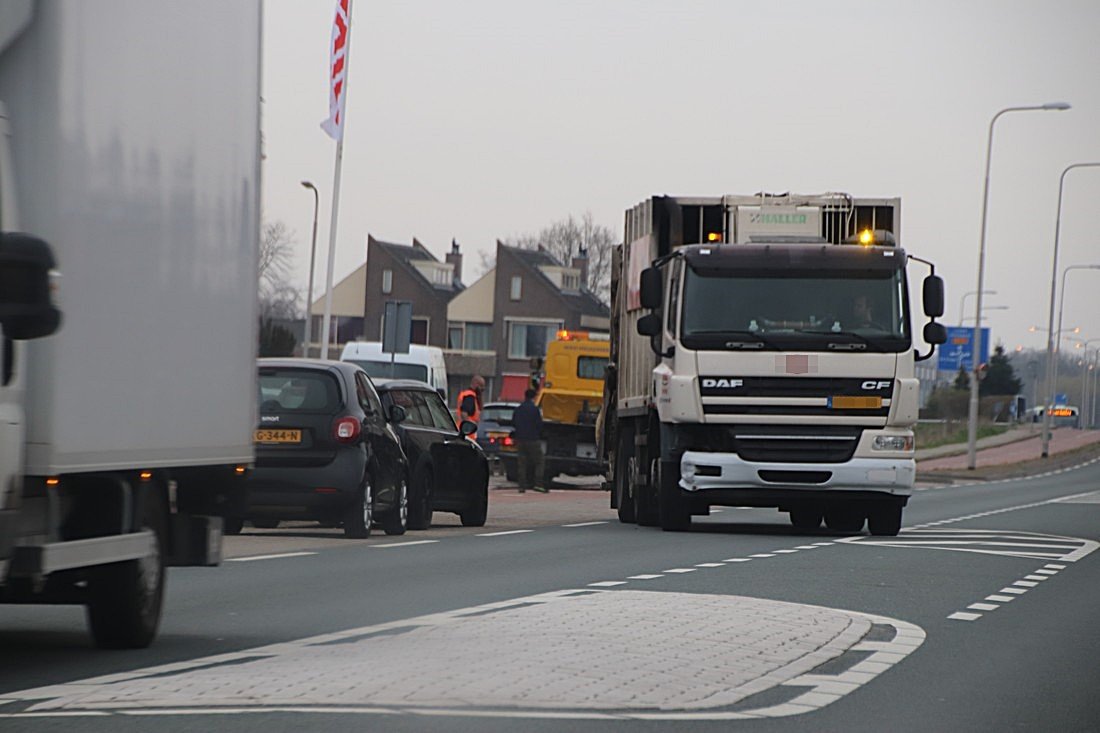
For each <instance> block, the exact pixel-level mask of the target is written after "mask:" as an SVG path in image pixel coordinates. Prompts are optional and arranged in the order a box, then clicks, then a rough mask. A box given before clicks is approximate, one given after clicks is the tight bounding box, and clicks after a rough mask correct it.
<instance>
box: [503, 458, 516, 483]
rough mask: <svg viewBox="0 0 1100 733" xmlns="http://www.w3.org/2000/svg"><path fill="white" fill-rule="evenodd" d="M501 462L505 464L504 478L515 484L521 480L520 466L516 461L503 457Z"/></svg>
mask: <svg viewBox="0 0 1100 733" xmlns="http://www.w3.org/2000/svg"><path fill="white" fill-rule="evenodd" d="M501 462H502V463H503V464H504V478H506V479H508V481H510V482H511V483H513V484H514V483H515V482H516V481H518V480H519V467H518V466H517V465H516V462H515V461H508V460H505V459H503V458H502V459H501Z"/></svg>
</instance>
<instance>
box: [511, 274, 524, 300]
mask: <svg viewBox="0 0 1100 733" xmlns="http://www.w3.org/2000/svg"><path fill="white" fill-rule="evenodd" d="M522 297H523V278H522V277H521V276H519V275H513V276H512V300H519V299H520V298H522Z"/></svg>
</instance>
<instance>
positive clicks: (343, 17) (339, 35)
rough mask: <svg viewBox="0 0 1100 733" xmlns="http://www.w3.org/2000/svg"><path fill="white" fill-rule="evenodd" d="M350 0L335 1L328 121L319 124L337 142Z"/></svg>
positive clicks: (344, 89) (341, 118)
mask: <svg viewBox="0 0 1100 733" xmlns="http://www.w3.org/2000/svg"><path fill="white" fill-rule="evenodd" d="M349 2H350V0H336V17H335V18H334V19H333V21H332V46H331V49H330V52H331V53H330V57H329V79H328V119H327V120H325V121H324V122H322V123H321V129H322V130H324V131H325V132H326V133H328V135H329V137H331V138H332V139H333V140H336V141H337V142H339V141H341V140H343V139H344V102H345V100H346V99H347V96H348V88H347V85H346V84H345V83H344V81H345V79H346V78H347V73H348V67H347V52H348V30H349V29H348V22H349V21H348V3H349Z"/></svg>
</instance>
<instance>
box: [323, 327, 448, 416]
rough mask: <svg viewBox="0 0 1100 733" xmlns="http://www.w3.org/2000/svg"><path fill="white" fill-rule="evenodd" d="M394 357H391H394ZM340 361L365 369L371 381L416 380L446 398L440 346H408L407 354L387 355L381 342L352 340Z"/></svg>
mask: <svg viewBox="0 0 1100 733" xmlns="http://www.w3.org/2000/svg"><path fill="white" fill-rule="evenodd" d="M391 357H392V358H391ZM340 361H349V362H351V363H352V364H358V365H359V366H361V367H363V371H365V372H366V373H367V374H369V375H370V376H371V378H372V379H415V380H418V381H420V382H427V383H428V384H430V385H432V386H433V387H435V389H436V391H437V392H439V394H440V396H442V397H443V400H444V402H446V401H447V400H448V398H447V365H446V363H445V362H444V361H443V349H441V348H439V347H438V346H421V345H420V344H409V353H407V354H384V353H382V343H381V342H379V341H349V342H348V343H347V345H345V346H344V353H343V354H341V355H340Z"/></svg>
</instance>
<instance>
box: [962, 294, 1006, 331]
mask: <svg viewBox="0 0 1100 733" xmlns="http://www.w3.org/2000/svg"><path fill="white" fill-rule="evenodd" d="M983 292H984V293H985V294H986V295H996V294H997V291H996V290H985V291H983ZM977 294H978V291H977V290H970V291H967V292H965V293H963V294H962V297H961V298H959V325H960V326H961V325H962V322H963V314H964V313H966V305H965V304H966V299H967V298H968V297H970V296H971V295H977Z"/></svg>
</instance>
